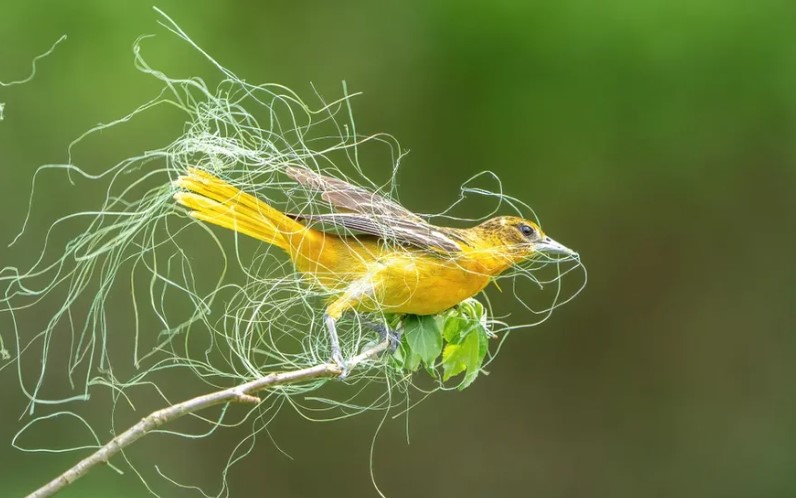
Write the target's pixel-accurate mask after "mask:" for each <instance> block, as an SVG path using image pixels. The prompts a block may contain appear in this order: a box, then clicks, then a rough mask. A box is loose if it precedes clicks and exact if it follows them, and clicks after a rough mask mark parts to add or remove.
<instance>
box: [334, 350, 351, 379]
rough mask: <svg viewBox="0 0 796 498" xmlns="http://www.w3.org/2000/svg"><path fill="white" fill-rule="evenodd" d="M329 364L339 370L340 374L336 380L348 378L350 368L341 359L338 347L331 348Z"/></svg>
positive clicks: (341, 355)
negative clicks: (332, 364)
mask: <svg viewBox="0 0 796 498" xmlns="http://www.w3.org/2000/svg"><path fill="white" fill-rule="evenodd" d="M331 363H334V364H335V365H337V367H338V368H340V370H341V372H342V373H341V374H340V376H339V377H338V378H340V379H345V378H346V377H348V374H349V371H350V366H349V365H348V362H347V361H345V360H344V359H343V354H342V353H341V352H340V348H339V347H337V348H334V347H333V348H332V359H331Z"/></svg>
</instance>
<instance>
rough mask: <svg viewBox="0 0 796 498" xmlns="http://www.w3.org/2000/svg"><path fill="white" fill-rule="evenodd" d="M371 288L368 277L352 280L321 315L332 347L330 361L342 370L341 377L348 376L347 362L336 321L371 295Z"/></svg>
mask: <svg viewBox="0 0 796 498" xmlns="http://www.w3.org/2000/svg"><path fill="white" fill-rule="evenodd" d="M372 289H373V284H372V281H371V280H370V279H367V278H364V279H361V280H357V281H355V282H353V283H352V284H351V285H349V286H348V288H347V289H346V290H345V292H344V293H343V294H342V295H341V296H340V297H338V298H337V299H335V300H334V301H333V302H332V303H331V304H329V306H327V308H326V313H325V314H324V315H323V323H324V325H325V326H326V332H327V333H328V334H329V342H330V343H331V347H332V361H333V362H334V363H336V364H337V366H339V367H340V368H341V369H342V371H343V373H342V374H341V375H340V378H341V379H342V378H345V377H346V376H348V363H347V362H346V361H345V360H344V359H343V353H342V351H341V350H340V339H339V338H338V337H337V327H336V322H337V320H338V319H339V318H340V317H341V316H342V315H343V312H345V311H346V310H350V309H352V308H354V307H355V306H356V305H357V304H358V303H359V302H360V301H361V300H362V299H363V298H365V297H367V296H369V295H372Z"/></svg>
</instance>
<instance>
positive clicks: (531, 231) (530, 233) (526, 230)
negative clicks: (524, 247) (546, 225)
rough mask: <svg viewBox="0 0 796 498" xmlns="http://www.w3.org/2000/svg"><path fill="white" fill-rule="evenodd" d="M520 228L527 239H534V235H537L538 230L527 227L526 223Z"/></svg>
mask: <svg viewBox="0 0 796 498" xmlns="http://www.w3.org/2000/svg"><path fill="white" fill-rule="evenodd" d="M519 228H520V232H522V234H523V235H524V236H526V237H532V236H533V234H534V233H536V230H534V229H533V227H532V226H530V225H526V224H525V223H523V224H521V225H520V227H519Z"/></svg>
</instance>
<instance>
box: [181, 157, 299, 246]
mask: <svg viewBox="0 0 796 498" xmlns="http://www.w3.org/2000/svg"><path fill="white" fill-rule="evenodd" d="M175 183H176V184H177V185H178V186H180V187H182V188H184V189H186V190H187V192H178V193H176V194H174V199H175V200H176V201H177V202H178V203H180V204H182V205H183V206H185V207H187V208H189V209H191V210H192V211H191V216H193V217H194V218H196V219H199V220H202V221H206V222H208V223H213V224H215V225H218V226H221V227H224V228H229V229H230V230H234V231H236V232H240V233H242V234H245V235H248V236H250V237H254V238H255V239H258V240H262V241H263V242H267V243H269V244H273V245H275V246H277V247H280V248H282V249H284V250H285V251H288V252H290V247H291V239H293V238H294V237H301V238H303V237H305V236H306V235H308V233H307V232H308V231H309V230H310V229H308V228H307V227H306V226H304V225H302V224H301V223H299V222H297V221H295V220H293V219H292V218H289V217H288V216H286V215H285V214H284V213H282V212H280V211H278V210H277V209H274V208H272V207H271V206H269V205H268V204H266V203H265V202H263V201H261V200H259V199H258V198H256V197H254V196H253V195H251V194H247V193H246V192H243V191H242V190H240V189H239V188H237V187H235V186H233V185H230V184H229V183H227V182H225V181H224V180H222V179H220V178H218V177H216V176H214V175H212V174H210V173H208V172H206V171H203V170H201V169H198V168H188V173H187V174H185V175H182V176H180V177H179V178H178V179H177V181H176V182H175Z"/></svg>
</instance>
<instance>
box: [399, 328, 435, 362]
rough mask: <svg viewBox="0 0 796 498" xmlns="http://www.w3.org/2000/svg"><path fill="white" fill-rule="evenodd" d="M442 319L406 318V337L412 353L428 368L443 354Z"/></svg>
mask: <svg viewBox="0 0 796 498" xmlns="http://www.w3.org/2000/svg"><path fill="white" fill-rule="evenodd" d="M441 322H442V318H441V317H439V316H416V315H408V316H406V317H405V318H404V337H405V338H406V343H407V345H408V346H409V350H410V352H411V353H414V354H416V355H418V356H419V357H420V359H421V360H422V361H423V363H425V364H426V365H427V366H431V365H433V364H434V361H435V360H436V359H437V357H438V356H439V355H440V353H442V323H441Z"/></svg>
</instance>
